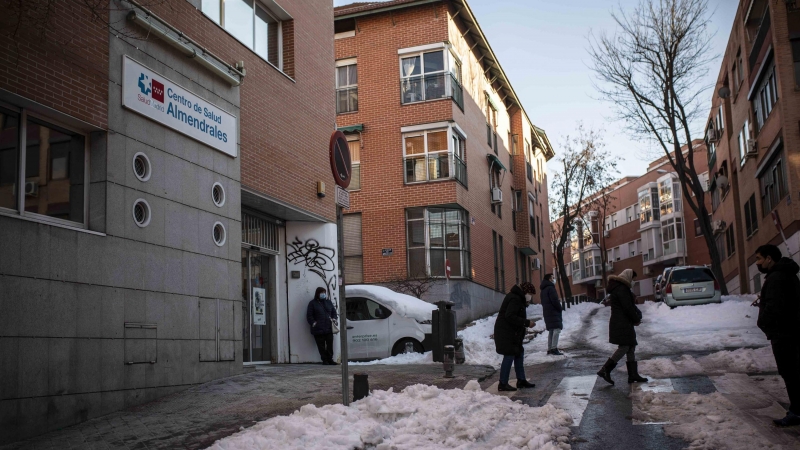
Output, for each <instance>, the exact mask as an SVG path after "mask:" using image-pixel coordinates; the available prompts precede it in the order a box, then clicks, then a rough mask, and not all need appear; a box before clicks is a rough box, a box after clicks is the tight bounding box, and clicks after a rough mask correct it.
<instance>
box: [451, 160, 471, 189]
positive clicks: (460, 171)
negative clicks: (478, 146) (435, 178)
mask: <svg viewBox="0 0 800 450" xmlns="http://www.w3.org/2000/svg"><path fill="white" fill-rule="evenodd" d="M453 162H454V163H455V178H456V180H458V181H459V182H460V183H461V184H463V185H464V187H465V188H468V187H469V184H467V165H466V164H465V163H464V161H463V160H462V159H461V158H459V157H458V156H455V155H453Z"/></svg>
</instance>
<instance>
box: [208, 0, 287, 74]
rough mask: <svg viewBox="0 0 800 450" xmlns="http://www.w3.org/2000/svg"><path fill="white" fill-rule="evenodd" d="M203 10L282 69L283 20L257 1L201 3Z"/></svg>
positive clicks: (219, 0)
mask: <svg viewBox="0 0 800 450" xmlns="http://www.w3.org/2000/svg"><path fill="white" fill-rule="evenodd" d="M201 10H202V11H203V14H205V15H206V16H208V18H209V19H211V20H213V21H214V22H216V23H218V24H219V25H220V26H221V27H222V28H224V29H225V31H227V32H228V33H230V34H231V35H232V36H233V37H235V38H236V39H237V40H239V41H240V42H241V43H242V44H244V45H246V46H247V47H248V48H250V49H251V50H253V51H254V52H255V53H256V54H257V55H258V56H260V57H262V58H264V59H265V60H267V61H269V62H270V63H271V64H272V65H273V66H275V67H277V68H278V69H282V61H281V59H282V58H281V47H282V42H281V39H282V35H281V21H280V20H278V19H277V18H276V17H275V16H274V15H273V14H272V13H270V12H269V11H268V10H267V8H266V7H265V6H262V5H260V4H259V2H257V1H254V0H202V2H201Z"/></svg>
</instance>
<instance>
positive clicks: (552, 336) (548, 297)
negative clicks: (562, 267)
mask: <svg viewBox="0 0 800 450" xmlns="http://www.w3.org/2000/svg"><path fill="white" fill-rule="evenodd" d="M539 288H540V289H541V290H542V315H543V316H544V324H545V326H546V328H547V354H548V355H557V356H560V355H561V354H562V353H561V352H560V351H558V336H559V335H560V334H561V329H562V328H564V322H563V320H562V318H561V302H559V301H558V293H556V286H555V285H554V284H553V274H552V273H548V274H547V275H545V276H544V280H542V284H541V285H539Z"/></svg>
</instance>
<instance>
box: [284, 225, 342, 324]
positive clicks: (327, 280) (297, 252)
mask: <svg viewBox="0 0 800 450" xmlns="http://www.w3.org/2000/svg"><path fill="white" fill-rule="evenodd" d="M287 247H288V249H287V252H286V253H287V255H286V259H287V260H289V262H290V263H292V264H302V265H304V266H305V267H306V268H307V269H308V270H309V271H310V272H311V273H314V274H316V275H317V276H318V277H319V278H320V279H321V280H322V282H323V284H325V289H326V290H327V291H328V298H329V299H331V301H332V302H333V305H334V306H336V307H337V308H338V306H339V302H338V298H339V295H338V294H339V289H338V287H339V286H338V282H337V278H336V262H335V261H334V258H336V250H335V249H333V248H330V247H323V246H321V245H319V241H317V240H316V239H308V240H306V241H305V242H303V241H301V240H300V238H299V237H295V238H294V241H292V242H291V243H289V244H287Z"/></svg>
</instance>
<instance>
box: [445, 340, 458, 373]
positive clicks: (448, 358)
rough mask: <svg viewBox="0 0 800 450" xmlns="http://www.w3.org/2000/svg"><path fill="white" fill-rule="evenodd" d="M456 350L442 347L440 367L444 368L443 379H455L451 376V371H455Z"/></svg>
mask: <svg viewBox="0 0 800 450" xmlns="http://www.w3.org/2000/svg"><path fill="white" fill-rule="evenodd" d="M455 353H456V350H455V347H453V346H452V345H445V346H444V354H443V356H444V358H442V367H443V368H444V377H445V378H455V377H454V376H453V369H455V357H456V355H455Z"/></svg>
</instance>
